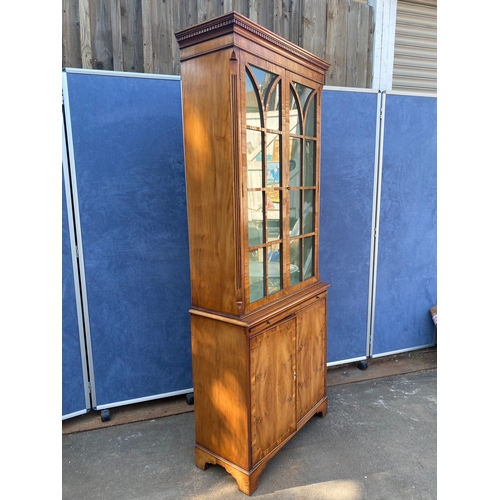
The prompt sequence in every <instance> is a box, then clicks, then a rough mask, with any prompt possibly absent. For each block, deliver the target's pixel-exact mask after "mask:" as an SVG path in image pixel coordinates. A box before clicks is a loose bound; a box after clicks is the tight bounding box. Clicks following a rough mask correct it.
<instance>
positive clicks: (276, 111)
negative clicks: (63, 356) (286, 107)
mask: <svg viewBox="0 0 500 500" xmlns="http://www.w3.org/2000/svg"><path fill="white" fill-rule="evenodd" d="M280 89H281V82H278V83H277V84H276V85H275V87H274V88H273V91H272V93H271V95H270V97H269V101H268V102H267V103H266V108H267V117H266V118H267V121H266V127H267V128H270V129H272V130H281V102H280V95H281V90H280Z"/></svg>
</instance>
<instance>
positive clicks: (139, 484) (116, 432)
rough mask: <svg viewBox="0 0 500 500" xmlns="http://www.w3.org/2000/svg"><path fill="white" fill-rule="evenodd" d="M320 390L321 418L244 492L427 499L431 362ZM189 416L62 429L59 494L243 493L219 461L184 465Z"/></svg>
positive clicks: (142, 498) (203, 499)
mask: <svg viewBox="0 0 500 500" xmlns="http://www.w3.org/2000/svg"><path fill="white" fill-rule="evenodd" d="M369 369H370V368H369ZM328 397H329V412H328V414H327V415H326V417H325V418H323V419H321V418H319V417H314V418H313V419H312V420H311V421H309V422H308V423H307V424H306V425H305V426H304V428H303V429H301V431H300V432H299V433H298V434H297V435H296V436H295V437H294V438H293V439H292V440H291V441H290V442H289V443H287V444H286V445H285V446H284V448H283V449H282V450H280V452H279V453H278V454H277V455H276V456H275V457H274V458H273V459H272V460H271V461H270V462H269V464H268V465H267V467H266V469H265V470H264V472H263V473H262V475H261V476H260V479H259V487H258V489H257V491H256V492H255V493H254V494H253V495H252V498H262V499H283V500H285V499H286V500H295V499H297V500H298V499H317V500H327V499H328V500H329V499H332V500H333V499H335V500H365V499H366V500H368V499H369V500H378V499H380V500H413V499H415V500H417V499H418V500H427V499H429V500H430V499H435V498H437V369H429V370H425V371H418V372H413V373H408V374H401V375H393V376H387V377H383V378H375V379H366V380H364V381H359V382H356V383H346V384H337V385H330V386H329V387H328ZM193 417H194V415H193V412H191V411H190V412H187V413H181V414H177V415H172V416H168V417H163V418H157V419H156V418H155V419H152V420H144V421H140V422H134V423H127V424H124V425H114V426H110V427H106V428H100V429H96V430H92V431H90V432H75V433H71V434H65V435H63V436H62V498H63V499H64V500H87V499H101V498H102V499H107V500H114V499H116V500H146V499H147V500H160V499H161V500H169V499H172V500H180V499H188V500H215V499H228V500H229V499H235V500H238V499H240V500H241V499H243V498H247V497H246V495H244V494H243V493H241V492H239V491H238V489H237V485H236V481H235V480H234V479H233V478H232V477H231V476H230V475H229V474H228V473H226V472H225V470H224V469H223V468H221V467H219V466H210V467H209V468H208V469H207V470H206V471H202V470H200V469H198V468H197V467H196V466H195V465H194V418H193Z"/></svg>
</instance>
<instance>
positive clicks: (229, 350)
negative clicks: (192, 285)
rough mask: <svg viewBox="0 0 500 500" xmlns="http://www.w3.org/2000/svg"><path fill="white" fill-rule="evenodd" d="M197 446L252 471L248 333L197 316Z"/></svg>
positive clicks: (194, 330) (194, 328)
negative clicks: (250, 466) (250, 461)
mask: <svg viewBox="0 0 500 500" xmlns="http://www.w3.org/2000/svg"><path fill="white" fill-rule="evenodd" d="M191 332H192V348H193V381H194V401H195V410H194V414H195V427H196V443H197V444H199V445H201V446H203V447H204V448H207V449H208V450H209V451H211V452H213V453H215V454H217V455H220V456H221V457H222V458H225V459H226V460H229V461H230V462H232V463H234V464H236V465H238V466H239V467H242V468H244V469H248V468H249V463H248V462H249V437H248V435H249V431H248V354H247V338H246V335H245V330H244V328H241V327H239V326H235V325H231V324H228V323H223V322H220V321H216V320H213V319H209V318H202V317H199V316H194V315H193V316H191Z"/></svg>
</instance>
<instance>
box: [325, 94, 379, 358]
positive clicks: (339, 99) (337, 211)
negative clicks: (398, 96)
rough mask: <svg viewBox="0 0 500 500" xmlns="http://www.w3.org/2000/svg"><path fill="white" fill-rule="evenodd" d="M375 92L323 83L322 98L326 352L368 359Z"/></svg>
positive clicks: (338, 356)
mask: <svg viewBox="0 0 500 500" xmlns="http://www.w3.org/2000/svg"><path fill="white" fill-rule="evenodd" d="M378 100H379V96H378V93H377V92H362V91H355V90H349V91H347V90H336V89H328V88H325V90H324V91H323V97H322V118H321V119H322V125H321V126H322V137H321V140H322V146H321V184H320V186H321V209H320V247H319V252H320V274H321V279H322V280H323V281H326V282H328V283H330V284H331V287H330V288H329V292H328V293H329V295H328V354H327V361H328V363H330V364H333V363H335V362H336V361H345V360H353V359H358V358H365V357H366V354H367V326H368V308H369V295H370V294H369V281H370V279H369V277H370V254H371V232H372V216H373V187H374V169H375V157H376V151H377V122H378Z"/></svg>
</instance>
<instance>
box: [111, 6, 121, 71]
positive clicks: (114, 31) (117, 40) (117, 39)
mask: <svg viewBox="0 0 500 500" xmlns="http://www.w3.org/2000/svg"><path fill="white" fill-rule="evenodd" d="M109 3H110V17H111V43H112V51H113V70H114V71H123V47H122V18H121V9H120V0H109Z"/></svg>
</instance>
